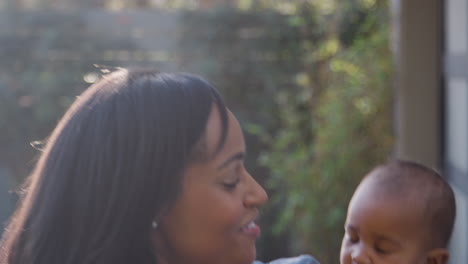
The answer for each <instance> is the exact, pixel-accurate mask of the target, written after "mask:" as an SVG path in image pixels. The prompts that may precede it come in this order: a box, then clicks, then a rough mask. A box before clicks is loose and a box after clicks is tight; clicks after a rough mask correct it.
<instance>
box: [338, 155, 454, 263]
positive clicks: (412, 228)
mask: <svg viewBox="0 0 468 264" xmlns="http://www.w3.org/2000/svg"><path fill="white" fill-rule="evenodd" d="M454 219H455V198H454V194H453V191H452V189H451V187H450V186H449V185H448V184H447V183H446V182H445V181H444V179H443V178H442V177H441V176H440V175H439V174H438V173H437V172H435V171H433V170H431V169H429V168H426V167H424V166H422V165H420V164H417V163H414V162H408V161H392V162H389V163H387V164H384V165H382V166H378V167H376V168H375V169H374V170H372V171H371V172H370V173H369V174H368V175H366V177H364V179H363V180H362V182H361V183H360V185H359V186H358V188H357V189H356V191H355V192H354V195H353V197H352V199H351V202H350V203H349V207H348V215H347V217H346V223H345V235H344V238H343V242H342V245H341V253H340V262H341V264H355V263H357V264H361V263H372V264H385V263H388V264H429V263H430V264H445V263H447V261H448V258H449V253H448V250H447V244H448V242H449V239H450V236H451V234H452V229H453V223H454Z"/></svg>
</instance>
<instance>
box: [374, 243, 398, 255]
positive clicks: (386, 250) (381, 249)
mask: <svg viewBox="0 0 468 264" xmlns="http://www.w3.org/2000/svg"><path fill="white" fill-rule="evenodd" d="M374 250H375V252H377V253H379V254H382V255H386V254H391V253H393V252H395V250H397V247H396V246H395V245H393V244H391V243H388V242H383V243H377V244H376V245H375V246H374Z"/></svg>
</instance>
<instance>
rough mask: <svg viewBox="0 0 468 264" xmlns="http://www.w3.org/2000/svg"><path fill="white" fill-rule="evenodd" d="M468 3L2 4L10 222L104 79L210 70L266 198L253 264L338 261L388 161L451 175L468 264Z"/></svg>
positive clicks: (4, 196)
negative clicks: (363, 184)
mask: <svg viewBox="0 0 468 264" xmlns="http://www.w3.org/2000/svg"><path fill="white" fill-rule="evenodd" d="M467 13H468V0H446V1H443V0H414V1H405V0H138V1H124V0H81V1H72V0H3V1H1V2H0V221H1V224H2V225H1V227H2V228H3V227H4V225H5V223H6V221H7V219H8V217H9V215H10V214H11V212H12V210H13V208H14V207H15V204H16V201H17V198H16V195H15V193H14V190H17V189H18V188H19V184H20V183H21V182H22V181H23V180H24V179H25V177H27V175H28V173H29V172H30V170H31V169H32V167H33V166H34V163H35V160H36V158H37V156H38V155H39V154H40V151H39V150H38V149H40V146H41V144H40V142H41V141H42V140H44V139H45V138H46V137H47V136H48V134H49V133H50V132H51V131H52V129H53V128H54V126H55V125H56V123H57V121H58V119H59V118H60V117H61V115H62V114H63V113H64V111H65V110H66V108H67V107H68V106H69V105H70V104H71V103H72V102H73V100H74V99H75V97H76V96H77V95H79V94H80V93H81V92H82V91H83V90H84V89H85V88H86V87H88V86H89V85H90V84H92V83H94V82H96V81H97V80H98V79H99V78H100V77H101V75H102V71H101V69H102V68H103V67H104V68H109V67H111V68H112V67H131V66H151V67H154V68H157V69H160V70H161V71H186V72H193V73H197V74H200V75H202V76H204V77H205V78H207V79H208V80H210V81H211V82H212V83H214V84H215V86H216V87H217V88H219V90H220V91H221V92H222V94H223V95H224V97H225V99H226V101H227V102H228V105H229V107H230V108H231V109H232V110H233V112H234V113H235V114H236V115H237V117H238V118H239V120H240V122H241V124H242V126H243V128H244V130H245V133H246V141H247V146H248V151H249V157H248V160H247V166H248V167H249V169H250V170H251V172H252V174H253V175H255V176H256V177H257V178H258V179H259V181H260V182H261V183H262V184H263V185H264V186H265V187H266V188H267V190H268V192H269V195H270V202H269V204H268V206H266V208H264V210H263V214H262V219H261V222H262V223H261V224H262V227H263V228H262V230H263V233H262V236H261V238H260V239H259V243H258V258H259V259H262V260H265V261H267V260H271V259H273V258H278V257H285V256H292V255H297V254H300V253H309V254H312V255H314V256H316V257H317V259H319V260H320V261H321V262H322V263H324V264H328V263H338V262H339V248H340V244H341V238H342V235H343V224H344V218H345V214H346V207H347V203H348V201H349V199H350V197H351V195H352V192H353V190H354V188H355V187H356V186H357V183H358V182H359V180H360V179H361V177H362V176H363V175H364V174H365V173H366V172H367V171H369V170H370V169H371V168H372V167H373V166H375V165H376V164H378V163H381V162H384V161H385V160H386V159H388V158H392V157H398V158H405V159H411V160H415V161H419V162H422V163H424V164H425V165H428V166H431V167H434V168H436V169H439V170H441V171H442V172H443V173H444V175H445V176H446V177H447V178H448V179H449V181H450V182H451V183H452V185H453V187H454V189H455V191H456V195H457V203H458V208H457V209H458V216H457V223H456V229H455V232H454V236H453V239H452V243H451V253H452V264H454V263H468V253H467V252H468V219H467V216H468V200H467V199H468V175H467V174H468V52H467V50H468V27H467V26H468V21H467Z"/></svg>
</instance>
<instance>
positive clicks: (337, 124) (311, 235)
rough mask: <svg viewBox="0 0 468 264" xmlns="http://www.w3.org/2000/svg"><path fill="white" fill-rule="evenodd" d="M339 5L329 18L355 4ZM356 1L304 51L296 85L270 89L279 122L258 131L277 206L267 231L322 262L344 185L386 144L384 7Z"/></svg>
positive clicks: (335, 233)
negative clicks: (266, 132) (269, 131)
mask: <svg viewBox="0 0 468 264" xmlns="http://www.w3.org/2000/svg"><path fill="white" fill-rule="evenodd" d="M355 4H358V3H355ZM367 4H368V3H367ZM346 8H347V6H346V5H344V9H341V10H340V9H338V10H335V12H336V13H340V14H341V20H340V19H338V20H337V21H336V22H335V23H339V24H342V23H344V22H343V20H342V19H346V18H348V17H351V16H352V15H353V14H349V13H353V12H354V10H355V9H356V8H357V7H353V8H350V9H346ZM358 8H360V12H361V13H363V14H364V15H363V17H364V18H362V19H359V20H357V21H356V20H353V21H355V22H356V24H353V25H350V26H349V29H350V30H349V31H344V30H342V31H341V32H337V33H334V32H331V34H328V35H327V37H326V38H324V39H322V40H321V42H320V45H318V47H314V48H313V49H311V50H310V54H311V59H309V58H307V56H306V57H305V58H304V61H303V63H304V66H305V67H304V71H303V72H300V73H298V75H297V78H296V83H297V84H298V86H299V87H300V89H298V90H283V91H282V92H281V93H279V94H278V96H277V98H276V103H277V105H278V108H279V109H281V111H280V115H279V119H280V123H281V125H280V126H279V127H278V128H277V129H276V130H275V136H273V137H271V136H263V139H264V140H265V141H266V142H268V145H269V149H268V151H266V152H265V153H264V154H263V155H262V156H261V162H262V163H263V164H264V165H265V166H267V167H268V168H269V169H270V170H271V180H270V181H269V184H270V188H272V189H273V190H274V191H275V194H274V195H273V197H272V198H273V199H272V202H273V203H272V204H273V206H279V207H281V208H282V211H281V213H280V214H279V215H278V218H277V221H276V223H275V225H274V231H275V232H276V233H282V232H292V234H293V235H292V240H293V241H295V242H294V244H293V245H292V251H293V252H294V254H297V253H301V252H309V253H312V254H314V255H315V256H317V257H318V258H319V260H321V261H322V262H323V263H336V262H338V255H339V254H338V252H339V249H340V244H341V238H342V234H343V227H342V226H343V224H344V218H345V215H346V207H347V203H348V201H349V199H350V197H351V195H352V192H353V190H354V188H355V186H356V185H357V183H358V182H359V180H360V178H361V177H362V176H364V174H365V173H366V172H367V171H368V170H369V169H370V168H371V167H372V166H374V165H376V164H377V163H379V162H382V161H383V160H384V159H385V158H386V157H387V156H388V155H389V154H390V150H391V145H392V129H391V118H392V112H391V109H392V107H391V98H392V97H391V96H392V93H391V86H390V83H391V57H390V52H389V44H388V35H389V34H388V21H387V19H388V17H386V16H384V17H382V16H381V15H382V13H383V14H385V12H386V8H387V7H386V6H385V5H384V3H382V2H374V4H371V5H367V6H359V7H358ZM377 22H379V24H377ZM370 24H371V25H372V26H369V25H370ZM321 26H323V27H325V28H328V29H329V28H330V25H321ZM338 40H339V41H338ZM309 69H310V70H309Z"/></svg>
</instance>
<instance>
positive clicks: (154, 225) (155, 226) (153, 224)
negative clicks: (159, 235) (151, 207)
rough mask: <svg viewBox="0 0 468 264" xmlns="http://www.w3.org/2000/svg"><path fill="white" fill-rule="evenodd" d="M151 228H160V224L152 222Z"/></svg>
mask: <svg viewBox="0 0 468 264" xmlns="http://www.w3.org/2000/svg"><path fill="white" fill-rule="evenodd" d="M151 227H152V228H153V229H156V228H158V223H156V221H154V220H153V222H151Z"/></svg>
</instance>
